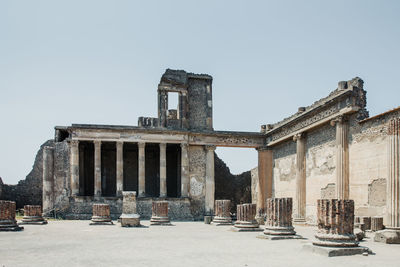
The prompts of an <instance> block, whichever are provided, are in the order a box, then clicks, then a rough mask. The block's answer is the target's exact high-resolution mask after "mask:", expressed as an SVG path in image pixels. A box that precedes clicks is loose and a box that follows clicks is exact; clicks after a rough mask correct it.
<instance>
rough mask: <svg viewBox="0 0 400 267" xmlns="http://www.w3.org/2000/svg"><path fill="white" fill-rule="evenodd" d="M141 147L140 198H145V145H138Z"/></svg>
mask: <svg viewBox="0 0 400 267" xmlns="http://www.w3.org/2000/svg"><path fill="white" fill-rule="evenodd" d="M138 146H139V194H138V196H139V197H144V196H145V194H146V189H145V188H146V187H145V186H146V184H145V182H146V180H145V179H146V172H145V168H146V165H145V163H146V162H145V146H146V144H145V143H138Z"/></svg>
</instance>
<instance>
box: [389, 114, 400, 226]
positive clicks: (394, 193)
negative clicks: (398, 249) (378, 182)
mask: <svg viewBox="0 0 400 267" xmlns="http://www.w3.org/2000/svg"><path fill="white" fill-rule="evenodd" d="M388 134H389V141H388V146H389V147H388V153H389V155H388V159H389V162H388V164H389V166H388V181H387V199H386V206H387V217H388V218H387V223H386V228H395V229H397V230H400V119H399V118H396V119H393V120H391V121H390V122H389V129H388Z"/></svg>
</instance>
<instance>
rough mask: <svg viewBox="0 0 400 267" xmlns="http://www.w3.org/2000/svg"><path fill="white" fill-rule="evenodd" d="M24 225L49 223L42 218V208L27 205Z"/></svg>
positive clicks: (23, 220)
mask: <svg viewBox="0 0 400 267" xmlns="http://www.w3.org/2000/svg"><path fill="white" fill-rule="evenodd" d="M22 224H47V221H46V220H45V219H44V218H43V216H42V206H40V205H25V206H24V217H23V218H22Z"/></svg>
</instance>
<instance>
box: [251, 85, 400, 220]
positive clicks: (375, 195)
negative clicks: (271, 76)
mask: <svg viewBox="0 0 400 267" xmlns="http://www.w3.org/2000/svg"><path fill="white" fill-rule="evenodd" d="M399 117H400V108H397V109H394V110H391V111H389V112H386V113H383V114H380V115H377V116H374V117H369V114H368V111H367V110H366V91H365V90H364V89H363V81H362V80H361V79H360V78H354V79H352V80H350V81H344V82H339V84H338V88H337V89H336V90H334V91H333V92H332V93H331V94H330V95H329V96H328V97H326V98H323V99H321V100H319V101H317V102H315V103H314V104H313V105H311V106H308V107H301V108H299V109H298V112H297V113H295V114H294V115H292V116H291V117H289V118H286V119H284V120H283V121H280V122H278V123H275V124H267V125H263V126H262V129H261V131H262V132H263V133H264V134H265V137H266V143H267V146H266V148H265V149H267V150H268V151H269V152H270V153H271V155H272V157H271V159H270V160H269V162H268V165H269V166H271V167H270V168H267V169H266V170H265V164H264V167H263V169H262V170H261V169H260V166H259V167H258V169H254V170H252V183H253V185H252V188H254V189H256V190H257V192H252V195H253V196H252V199H253V203H256V202H257V198H259V197H260V195H261V198H263V199H265V198H268V196H266V194H270V195H272V196H273V197H292V198H293V200H294V205H293V219H294V221H295V222H296V221H297V222H303V223H311V224H315V223H316V219H317V206H316V205H317V199H332V198H334V199H352V200H354V203H355V215H356V216H384V217H385V220H386V218H387V217H386V204H387V203H386V202H387V201H386V196H387V192H386V187H387V186H386V181H387V179H388V171H389V169H388V168H390V162H389V157H388V138H389V136H388V124H389V121H390V120H391V119H393V118H399ZM397 160H398V159H397ZM260 170H261V171H260ZM266 184H269V185H266ZM260 185H262V186H263V187H264V188H263V190H264V191H265V192H266V193H264V192H262V194H260V193H259V192H258V191H259V189H258V187H259V186H260ZM263 199H262V200H261V201H260V200H259V202H261V203H262V202H263Z"/></svg>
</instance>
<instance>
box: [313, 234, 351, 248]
mask: <svg viewBox="0 0 400 267" xmlns="http://www.w3.org/2000/svg"><path fill="white" fill-rule="evenodd" d="M315 237H316V238H317V240H315V241H313V245H315V246H319V247H336V248H341V247H342V248H344V247H348V248H349V247H358V242H357V241H356V236H355V235H354V234H351V235H338V234H325V233H318V234H316V235H315Z"/></svg>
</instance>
